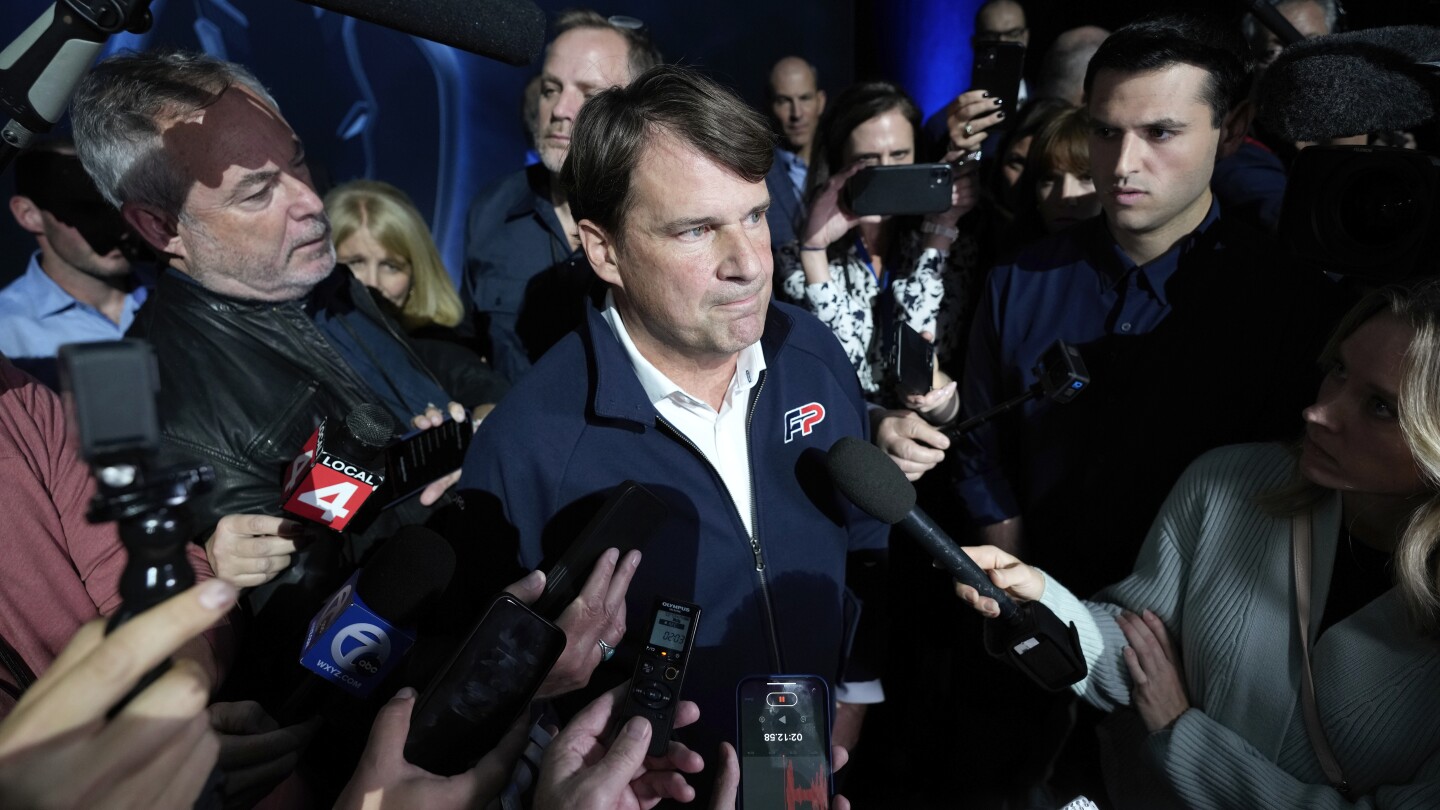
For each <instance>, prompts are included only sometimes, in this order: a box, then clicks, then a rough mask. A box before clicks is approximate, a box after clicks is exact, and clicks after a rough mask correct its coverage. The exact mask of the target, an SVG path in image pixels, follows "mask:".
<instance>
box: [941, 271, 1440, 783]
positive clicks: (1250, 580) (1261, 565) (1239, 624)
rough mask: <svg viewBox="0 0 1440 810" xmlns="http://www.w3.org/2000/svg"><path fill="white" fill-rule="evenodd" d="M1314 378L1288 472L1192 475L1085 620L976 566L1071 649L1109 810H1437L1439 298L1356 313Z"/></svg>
mask: <svg viewBox="0 0 1440 810" xmlns="http://www.w3.org/2000/svg"><path fill="white" fill-rule="evenodd" d="M1325 363H1326V366H1327V370H1328V373H1327V375H1326V377H1325V381H1324V382H1323V383H1322V384H1321V386H1320V391H1319V395H1318V397H1317V398H1316V402H1315V404H1314V405H1311V406H1310V407H1309V408H1306V409H1305V411H1304V420H1305V438H1304V441H1303V444H1302V445H1301V446H1300V448H1299V451H1298V453H1296V452H1295V451H1294V450H1293V449H1287V448H1284V447H1282V446H1279V445H1236V446H1232V447H1225V448H1221V449H1219V450H1215V451H1212V452H1210V453H1207V454H1205V455H1204V456H1202V457H1201V458H1200V459H1199V460H1197V461H1196V462H1195V463H1194V464H1192V465H1191V466H1190V468H1189V469H1188V470H1187V471H1186V472H1185V474H1184V476H1182V477H1181V479H1180V481H1179V483H1177V484H1176V486H1175V489H1174V490H1172V491H1171V493H1170V496H1169V498H1168V499H1167V500H1166V502H1165V505H1164V506H1163V507H1162V509H1161V511H1160V515H1159V516H1158V517H1157V518H1156V521H1155V524H1154V526H1153V527H1152V528H1151V530H1150V533H1149V536H1148V537H1147V538H1146V540H1145V545H1144V547H1143V549H1142V550H1141V552H1140V557H1139V559H1138V560H1137V562H1136V565H1135V570H1134V572H1133V573H1132V574H1131V575H1130V576H1129V577H1128V578H1126V579H1125V580H1123V581H1121V582H1120V583H1119V584H1117V585H1114V586H1111V587H1110V588H1107V589H1105V590H1103V591H1101V592H1100V593H1099V594H1098V595H1096V596H1095V597H1094V598H1093V599H1092V600H1086V601H1082V600H1080V599H1079V598H1077V597H1076V596H1075V595H1073V594H1071V593H1070V592H1069V591H1068V590H1066V588H1065V587H1064V586H1063V585H1061V584H1060V583H1058V582H1056V581H1055V580H1054V579H1052V578H1050V577H1049V576H1048V575H1046V574H1045V573H1044V572H1042V571H1040V570H1039V569H1036V568H1032V567H1030V566H1028V565H1025V564H1024V563H1022V562H1021V561H1020V560H1018V559H1016V558H1014V557H1012V556H1010V555H1009V554H1006V553H1005V552H1002V551H1000V550H999V549H997V548H994V547H992V546H982V547H978V548H973V549H969V550H968V551H969V552H970V554H971V556H972V557H974V558H975V560H976V562H978V563H979V564H980V565H981V567H982V568H985V569H987V570H988V571H989V572H990V577H991V579H992V580H993V581H994V582H995V583H996V584H997V585H999V586H1000V587H1002V588H1005V589H1006V590H1007V591H1008V592H1009V593H1010V594H1011V595H1013V596H1014V597H1015V598H1016V599H1018V600H1022V601H1024V600H1036V599H1038V600H1040V601H1041V602H1043V603H1044V604H1046V605H1048V606H1049V607H1050V608H1051V609H1052V610H1054V611H1055V613H1056V614H1057V615H1059V616H1060V617H1061V618H1062V619H1063V620H1065V621H1069V622H1074V623H1075V625H1076V627H1077V628H1078V630H1079V633H1080V641H1081V646H1082V648H1083V650H1084V654H1085V658H1086V661H1087V663H1088V664H1089V668H1090V671H1089V675H1088V676H1087V677H1086V678H1085V679H1084V680H1082V681H1081V682H1080V683H1078V684H1076V685H1075V686H1074V687H1073V688H1074V689H1075V691H1076V692H1077V693H1078V694H1079V695H1080V696H1081V697H1083V698H1085V699H1086V700H1087V701H1089V702H1090V703H1092V704H1094V705H1096V706H1098V707H1100V708H1102V709H1106V710H1111V711H1113V714H1112V715H1111V717H1110V718H1109V719H1108V720H1107V721H1106V723H1105V725H1103V726H1102V729H1101V730H1102V732H1105V733H1103V734H1102V737H1103V742H1102V747H1101V755H1102V761H1104V762H1105V766H1106V767H1105V773H1106V781H1107V786H1108V787H1109V789H1110V793H1111V799H1112V800H1113V806H1115V807H1118V808H1125V807H1145V808H1161V807H1171V806H1176V807H1179V806H1184V807H1191V808H1240V807H1246V808H1292V807H1305V808H1341V807H1369V808H1401V807H1404V808H1433V807H1440V723H1437V722H1436V720H1437V718H1440V647H1437V639H1440V567H1437V563H1440V551H1437V549H1440V490H1437V484H1440V287H1437V286H1436V285H1435V284H1434V283H1428V284H1426V285H1424V286H1420V287H1417V288H1415V289H1413V290H1402V289H1388V290H1382V291H1380V292H1377V293H1374V294H1372V295H1370V296H1369V297H1367V298H1366V299H1365V300H1363V301H1361V302H1360V303H1359V304H1358V305H1356V307H1355V308H1354V309H1352V310H1351V312H1350V314H1349V315H1348V316H1347V317H1346V319H1345V320H1344V322H1343V323H1342V324H1341V326H1340V328H1339V330H1338V331H1337V333H1336V335H1335V336H1334V338H1332V340H1331V344H1330V346H1329V347H1328V348H1327V350H1326V354H1325ZM1244 401H1245V395H1244V392H1239V391H1237V392H1236V407H1242V406H1243V405H1244ZM1306 550H1308V551H1306ZM1302 552H1303V554H1302ZM1297 570H1299V571H1303V572H1308V575H1304V574H1302V575H1300V576H1297V575H1296V571H1297ZM956 590H957V593H959V594H960V596H961V598H963V599H965V600H966V601H967V602H969V603H970V604H971V605H972V606H975V608H976V610H978V611H979V612H981V613H983V614H986V615H995V614H996V613H997V610H996V606H995V603H994V602H993V601H992V600H989V599H980V598H979V597H978V596H977V595H976V593H975V591H974V589H973V588H968V587H965V586H957V589H956ZM1307 601H1308V605H1309V609H1308V610H1305V611H1301V610H1300V609H1299V607H1298V605H1299V604H1304V603H1306V602H1307ZM1302 617H1303V622H1302ZM1302 627H1303V628H1304V630H1303V631H1302V629H1301V628H1302ZM1302 639H1303V640H1304V641H1305V642H1306V643H1304V644H1302ZM1307 675H1308V677H1307ZM1307 681H1308V683H1307ZM1312 684H1313V687H1312V686H1311V685H1312ZM1340 786H1343V789H1342V787H1340Z"/></svg>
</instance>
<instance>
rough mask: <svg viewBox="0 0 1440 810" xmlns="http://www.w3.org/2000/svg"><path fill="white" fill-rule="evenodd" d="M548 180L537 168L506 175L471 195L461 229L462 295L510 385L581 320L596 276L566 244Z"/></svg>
mask: <svg viewBox="0 0 1440 810" xmlns="http://www.w3.org/2000/svg"><path fill="white" fill-rule="evenodd" d="M548 184H549V175H548V171H547V170H546V168H545V167H544V166H543V165H538V164H537V165H534V166H528V167H526V168H525V169H522V170H520V171H518V172H515V173H514V174H510V175H506V176H505V177H503V178H501V179H500V180H499V181H497V182H496V183H495V184H494V185H492V186H490V187H489V188H487V189H485V190H483V191H481V192H480V193H479V194H478V195H476V197H475V202H474V204H473V205H471V207H470V218H469V222H468V225H467V227H466V230H465V275H464V278H463V279H462V280H461V292H460V298H461V300H462V301H464V302H465V305H466V307H468V308H471V309H473V310H474V312H475V313H476V315H477V316H478V318H477V320H476V331H477V333H479V334H481V335H485V336H488V338H489V343H490V345H489V352H490V364H491V366H492V367H493V368H494V369H495V370H496V371H498V372H499V373H500V374H502V375H504V376H505V378H506V379H508V380H510V381H512V382H513V381H515V380H517V379H519V378H520V376H521V375H522V374H524V373H525V372H526V371H527V370H529V368H530V364H531V363H532V362H534V361H535V360H537V359H539V357H540V355H542V354H544V353H545V351H546V350H548V349H549V348H550V346H552V345H553V344H554V343H555V342H556V341H558V340H559V339H560V338H561V337H563V336H564V335H565V334H566V333H567V332H569V331H570V330H571V329H573V328H574V327H575V326H576V325H577V324H579V322H580V320H581V316H582V313H583V312H584V301H585V293H586V291H587V289H588V286H589V283H590V279H591V278H592V277H593V276H594V273H593V272H591V270H590V264H589V262H587V261H586V260H585V255H584V253H583V252H581V251H579V250H575V251H572V250H571V249H570V239H569V237H567V236H566V235H565V232H564V231H563V230H562V229H561V227H560V219H559V217H557V216H556V214H555V206H554V205H552V204H551V202H550V196H549V193H548V191H547V189H548Z"/></svg>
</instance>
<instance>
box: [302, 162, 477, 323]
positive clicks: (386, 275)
mask: <svg viewBox="0 0 1440 810" xmlns="http://www.w3.org/2000/svg"><path fill="white" fill-rule="evenodd" d="M325 213H326V214H328V215H329V217H330V224H331V227H332V229H333V238H334V241H335V253H336V258H337V260H338V261H339V262H340V263H341V264H344V265H346V266H348V267H349V268H350V272H352V273H354V274H355V277H356V278H358V279H360V281H361V282H362V283H363V284H364V285H365V286H367V287H369V288H371V289H373V290H377V291H379V292H380V293H381V294H382V295H383V296H384V297H385V300H387V301H389V302H390V303H391V304H394V305H395V307H396V309H398V310H399V320H400V323H401V325H403V326H404V327H405V329H406V330H407V331H409V332H412V333H414V332H417V331H419V330H422V329H427V328H429V327H436V326H438V327H444V328H446V329H449V328H453V327H454V326H456V325H457V324H459V323H460V319H461V317H462V316H463V315H464V309H463V308H462V307H461V305H460V296H459V295H458V294H457V293H456V292H455V285H454V283H453V282H452V281H451V280H450V274H449V273H447V272H446V271H445V265H444V263H443V262H442V261H441V260H440V251H439V250H438V249H437V248H436V247H435V240H434V239H432V238H431V236H430V228H429V226H427V225H426V224H425V218H424V217H422V216H420V212H419V211H418V210H416V208H415V204H414V203H412V202H411V201H410V197H409V196H407V195H406V194H405V192H403V191H401V190H400V189H398V188H396V187H394V186H392V185H390V184H389V183H383V182H381V181H379V180H351V181H350V182H348V183H344V184H341V185H339V186H336V187H335V188H334V189H332V190H331V191H330V193H329V194H326V195H325Z"/></svg>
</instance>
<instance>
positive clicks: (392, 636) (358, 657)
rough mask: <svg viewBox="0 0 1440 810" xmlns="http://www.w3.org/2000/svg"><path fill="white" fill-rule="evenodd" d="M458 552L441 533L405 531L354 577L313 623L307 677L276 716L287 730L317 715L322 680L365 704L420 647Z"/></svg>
mask: <svg viewBox="0 0 1440 810" xmlns="http://www.w3.org/2000/svg"><path fill="white" fill-rule="evenodd" d="M454 570H455V552H454V550H453V549H451V547H450V544H449V543H448V542H446V541H445V539H444V538H442V537H441V536H440V535H438V534H436V533H435V532H433V531H431V530H429V529H427V528H425V527H423V526H406V527H404V528H402V529H400V531H398V532H396V534H395V536H394V537H393V538H391V539H390V540H389V541H388V542H385V543H384V544H383V545H381V546H380V547H379V548H378V549H376V551H375V553H374V555H373V556H372V557H371V559H370V560H369V562H367V563H366V565H365V566H364V567H363V568H361V569H360V570H359V571H356V572H355V573H354V574H352V575H351V576H350V578H349V579H348V580H346V581H345V584H344V585H342V586H340V589H339V590H337V591H336V592H335V594H334V595H333V596H331V597H330V599H329V601H328V602H327V603H326V604H325V606H324V607H323V608H321V609H320V612H319V613H317V614H316V616H315V618H314V619H313V620H311V622H310V626H309V629H307V630H306V633H305V642H304V645H303V647H302V649H301V654H300V664H301V666H303V667H305V668H306V669H308V670H310V671H311V672H312V673H314V674H315V675H317V676H319V677H318V678H309V677H307V678H306V679H305V681H304V683H302V684H301V685H300V686H299V687H298V688H297V689H296V690H295V691H294V692H293V693H291V696H290V697H289V699H287V700H286V701H285V703H284V705H283V706H282V707H281V708H280V710H279V712H277V714H276V717H277V719H280V718H283V719H281V723H282V724H283V725H289V724H290V723H291V722H297V721H298V720H299V719H301V718H304V717H307V716H310V715H313V714H314V713H315V707H314V705H313V703H314V701H313V698H314V694H315V691H316V690H317V688H318V685H319V684H320V683H322V682H328V683H330V684H333V685H334V686H336V687H337V688H339V689H340V690H341V691H343V692H345V693H346V694H348V695H350V696H351V697H355V698H360V699H363V698H366V697H369V695H370V694H371V693H372V692H374V691H375V689H376V687H378V686H379V685H380V683H381V682H383V681H384V680H385V678H386V676H388V675H389V674H390V673H391V672H393V671H394V669H395V667H396V665H398V664H399V662H400V659H401V658H402V657H404V655H405V653H406V652H408V651H409V650H410V648H411V647H412V646H413V645H414V644H415V635H414V632H413V631H412V630H410V629H408V628H411V627H413V626H414V625H415V624H416V623H417V622H418V620H419V619H421V618H422V617H424V615H425V614H426V613H427V612H429V611H430V610H431V609H433V608H434V606H435V604H436V603H437V602H438V600H439V598H440V595H441V594H442V593H444V591H445V589H446V587H448V586H449V584H450V576H451V574H452V573H453V572H454Z"/></svg>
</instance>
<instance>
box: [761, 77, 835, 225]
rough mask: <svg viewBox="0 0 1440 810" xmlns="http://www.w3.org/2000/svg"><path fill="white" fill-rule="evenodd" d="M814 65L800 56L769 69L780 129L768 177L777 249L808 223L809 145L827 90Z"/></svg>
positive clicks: (766, 183)
mask: <svg viewBox="0 0 1440 810" xmlns="http://www.w3.org/2000/svg"><path fill="white" fill-rule="evenodd" d="M819 85H820V76H819V74H818V73H816V72H815V66H814V65H812V64H810V63H809V62H806V61H805V60H804V59H801V58H800V57H798V56H787V57H785V58H784V59H781V60H780V61H779V62H776V63H775V67H774V68H772V69H771V70H770V109H771V111H772V112H773V113H774V115H775V120H776V121H777V122H778V123H779V125H780V132H781V138H780V143H779V145H777V146H776V147H775V163H774V165H772V166H771V167H770V174H768V175H767V176H766V177H765V185H766V186H767V187H768V188H769V189H770V212H769V215H768V216H769V222H770V244H771V246H772V247H777V248H778V247H779V246H781V245H783V244H786V243H787V242H793V241H795V238H796V234H797V233H798V232H799V230H800V224H801V223H802V222H804V221H805V205H804V202H803V200H804V196H805V174H806V172H808V171H809V168H810V145H811V144H812V143H814V141H815V131H816V129H818V127H819V123H820V114H821V113H822V112H824V111H825V91H824V90H821V89H820V87H819Z"/></svg>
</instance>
